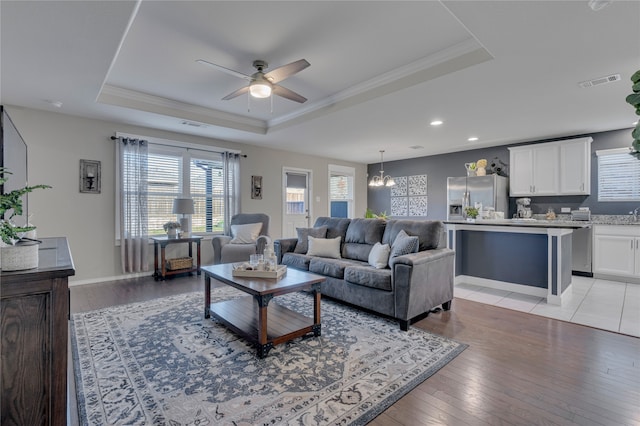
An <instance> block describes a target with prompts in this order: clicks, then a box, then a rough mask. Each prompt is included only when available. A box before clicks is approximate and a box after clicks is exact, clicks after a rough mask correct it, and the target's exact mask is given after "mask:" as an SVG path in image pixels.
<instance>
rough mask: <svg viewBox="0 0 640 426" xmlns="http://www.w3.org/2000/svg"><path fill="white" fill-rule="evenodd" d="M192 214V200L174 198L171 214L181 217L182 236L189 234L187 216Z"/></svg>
mask: <svg viewBox="0 0 640 426" xmlns="http://www.w3.org/2000/svg"><path fill="white" fill-rule="evenodd" d="M194 212H195V210H194V208H193V200H192V199H191V198H176V199H175V200H173V213H174V214H178V215H181V217H180V229H181V230H182V233H183V234H186V235H189V234H190V233H191V228H190V227H189V215H192V214H193V213H194Z"/></svg>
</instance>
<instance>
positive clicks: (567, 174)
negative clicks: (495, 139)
mask: <svg viewBox="0 0 640 426" xmlns="http://www.w3.org/2000/svg"><path fill="white" fill-rule="evenodd" d="M591 141H592V139H591V138H580V139H570V140H565V141H556V142H548V143H542V144H535V145H526V146H518V147H513V148H509V157H510V163H511V177H510V182H509V188H510V195H511V196H512V197H520V196H549V195H588V194H590V192H591V184H590V182H591Z"/></svg>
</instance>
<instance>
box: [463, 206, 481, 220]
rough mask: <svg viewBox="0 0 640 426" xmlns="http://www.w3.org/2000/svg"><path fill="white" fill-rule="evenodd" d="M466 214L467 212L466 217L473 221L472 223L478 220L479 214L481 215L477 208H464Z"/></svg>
mask: <svg viewBox="0 0 640 426" xmlns="http://www.w3.org/2000/svg"><path fill="white" fill-rule="evenodd" d="M464 212H465V215H466V217H467V220H469V219H471V220H472V221H473V220H476V218H477V217H478V213H479V212H478V209H477V208H475V207H465V208H464Z"/></svg>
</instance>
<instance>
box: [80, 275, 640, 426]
mask: <svg viewBox="0 0 640 426" xmlns="http://www.w3.org/2000/svg"><path fill="white" fill-rule="evenodd" d="M212 285H213V286H214V287H215V286H221V285H223V284H221V283H217V282H215V281H214V282H213V284H212ZM203 288H204V283H203V279H202V277H197V276H185V277H176V278H172V279H168V280H166V281H159V282H155V281H153V279H152V278H150V277H149V278H146V277H145V278H140V279H136V280H123V281H115V282H110V283H101V284H92V285H85V286H77V287H72V288H71V310H72V312H80V311H90V310H94V309H100V308H104V307H108V306H112V305H119V304H125V303H132V302H140V301H144V300H150V299H155V298H158V297H166V296H169V295H173V294H178V293H183V292H191V291H198V292H202V291H203ZM412 327H418V328H421V329H423V330H427V331H430V332H432V333H434V334H439V335H443V336H446V337H449V338H452V339H454V340H457V341H460V342H464V343H467V344H468V345H469V347H468V348H467V349H466V350H465V351H464V352H463V353H462V354H460V355H459V356H458V357H456V358H455V359H454V360H453V361H451V362H450V363H449V364H447V365H446V366H445V367H443V368H442V369H441V370H440V371H439V372H437V373H436V374H434V375H433V376H432V377H431V378H429V379H427V380H426V381H425V382H423V383H422V384H420V385H419V386H418V387H417V388H416V389H414V390H413V391H412V392H410V393H409V394H407V395H406V396H405V397H404V398H401V399H400V400H399V401H397V402H396V403H395V404H394V405H392V406H391V407H389V408H388V409H387V410H386V411H385V412H384V413H382V414H381V415H380V416H378V417H377V418H376V419H375V420H373V421H372V422H371V423H370V425H373V426H414V425H430V424H440V425H441V424H447V425H449V424H450V425H467V424H468V425H474V426H475V425H486V424H490V425H519V424H521V425H531V424H537V425H552V424H553V425H581V426H584V425H587V426H589V425H594V426H596V425H607V426H608V425H613V424H616V425H618V424H619V425H633V424H640V408H639V404H638V401H640V339H638V338H636V337H631V336H625V335H622V334H617V333H612V332H607V331H603V330H597V329H594V328H590V327H585V326H581V325H577V324H571V323H567V322H563V321H558V320H554V319H550V318H544V317H539V316H536V315H531V314H527V313H522V312H516V311H512V310H509V309H504V308H498V307H495V306H490V305H484V304H481V303H477V302H472V301H468V300H459V299H455V300H454V302H453V307H452V310H451V311H447V312H439V313H435V314H431V315H429V316H428V317H427V318H425V319H423V320H421V321H419V322H417V323H416V324H414V325H412ZM70 380H72V378H71V377H70ZM70 404H71V407H75V396H74V395H72V398H71V401H70Z"/></svg>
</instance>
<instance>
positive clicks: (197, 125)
mask: <svg viewBox="0 0 640 426" xmlns="http://www.w3.org/2000/svg"><path fill="white" fill-rule="evenodd" d="M182 124H183V125H185V126H190V127H207V126H206V125H204V124H202V123H197V122H195V121H183V122H182Z"/></svg>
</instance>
